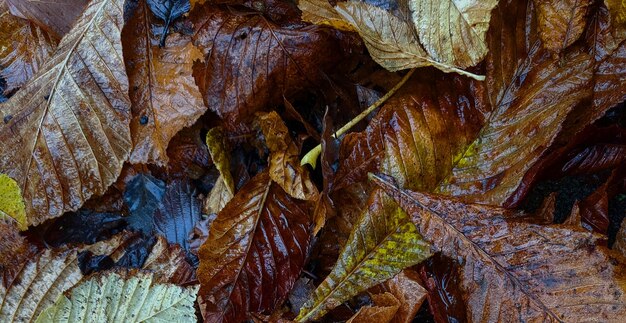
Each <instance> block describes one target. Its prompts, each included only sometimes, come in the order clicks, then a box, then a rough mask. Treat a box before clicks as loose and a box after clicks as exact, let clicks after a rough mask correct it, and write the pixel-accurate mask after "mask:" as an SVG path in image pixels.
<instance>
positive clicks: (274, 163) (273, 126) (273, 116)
mask: <svg viewBox="0 0 626 323" xmlns="http://www.w3.org/2000/svg"><path fill="white" fill-rule="evenodd" d="M257 122H258V125H259V128H261V132H263V136H264V137H265V144H266V145H267V148H268V149H269V151H270V170H269V172H270V177H271V178H272V180H274V181H275V182H276V183H278V185H280V187H282V188H283V190H285V192H287V194H289V195H291V196H292V197H293V198H297V199H301V200H308V201H313V200H316V199H317V197H318V196H319V192H318V191H317V187H315V184H313V182H312V181H311V179H310V178H309V171H308V170H307V169H306V168H304V166H301V165H300V151H299V149H298V146H297V145H296V143H295V142H294V141H293V140H292V139H291V136H290V135H289V129H287V126H286V125H285V123H284V122H283V120H282V119H281V118H280V116H279V115H278V113H276V112H275V111H272V112H269V113H264V114H259V115H257Z"/></svg>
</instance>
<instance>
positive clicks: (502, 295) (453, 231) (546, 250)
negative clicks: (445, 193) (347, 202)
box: [373, 176, 626, 322]
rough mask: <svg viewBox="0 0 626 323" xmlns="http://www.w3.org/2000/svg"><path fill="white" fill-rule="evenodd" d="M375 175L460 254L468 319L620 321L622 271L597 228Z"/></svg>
mask: <svg viewBox="0 0 626 323" xmlns="http://www.w3.org/2000/svg"><path fill="white" fill-rule="evenodd" d="M373 178H374V181H375V183H376V184H377V185H380V186H381V187H383V188H384V189H385V190H386V192H387V193H388V194H391V196H392V197H393V198H394V199H395V200H396V201H398V202H399V203H400V205H401V206H402V207H403V208H405V209H406V210H407V212H408V213H409V214H410V215H411V216H412V218H413V221H414V222H415V223H416V224H417V225H418V227H419V230H420V231H421V232H422V234H423V235H424V237H425V238H426V239H428V240H430V241H431V242H432V243H433V246H434V247H435V248H436V249H438V250H440V251H441V252H442V253H443V254H444V255H447V256H449V257H451V258H454V259H461V260H462V266H463V270H462V288H463V289H464V291H465V294H466V297H467V304H468V317H467V319H468V320H470V321H483V320H487V321H509V320H510V319H511V318H513V317H514V318H515V320H520V321H554V322H561V321H566V322H571V321H580V320H588V321H619V320H620V319H621V317H623V315H624V314H625V313H626V294H625V293H624V284H623V279H624V277H623V276H624V272H623V270H622V269H621V267H620V266H621V264H620V263H619V261H618V260H616V259H612V258H610V257H609V255H608V252H607V251H608V250H606V248H604V247H602V246H600V245H599V244H598V242H599V241H598V236H595V235H593V234H591V233H589V232H587V231H585V230H583V229H581V228H576V227H571V226H565V225H545V224H542V223H537V222H535V221H533V220H532V219H529V218H528V217H526V216H524V215H523V214H519V213H516V212H512V211H508V210H505V209H501V208H497V207H489V206H482V205H477V204H463V203H461V202H460V201H458V200H456V199H452V198H445V197H441V196H436V195H430V194H423V193H417V192H412V191H407V190H400V189H398V188H397V187H395V186H394V185H393V184H391V183H390V182H388V181H386V180H385V179H383V178H381V177H377V176H373Z"/></svg>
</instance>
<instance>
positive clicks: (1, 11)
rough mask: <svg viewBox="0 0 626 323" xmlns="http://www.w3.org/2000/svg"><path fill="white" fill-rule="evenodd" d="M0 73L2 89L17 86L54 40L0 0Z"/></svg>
mask: <svg viewBox="0 0 626 323" xmlns="http://www.w3.org/2000/svg"><path fill="white" fill-rule="evenodd" d="M0 26H2V27H0V66H2V69H1V70H0V77H2V78H4V80H5V82H6V87H5V89H4V93H5V94H8V93H10V92H11V91H13V90H15V89H18V88H20V87H21V86H22V85H24V84H26V82H27V81H28V80H30V79H31V77H32V76H33V75H34V74H35V73H36V72H37V71H38V70H39V68H40V67H41V66H42V65H44V63H45V62H46V61H47V60H48V59H49V58H50V56H51V55H52V52H54V48H55V47H56V45H57V42H58V40H57V39H55V38H54V37H52V36H50V35H49V34H48V33H46V32H45V31H43V30H41V29H40V28H39V27H38V26H36V25H35V24H33V23H31V22H29V21H28V20H25V19H21V18H18V17H15V16H13V15H11V14H10V13H9V8H8V6H7V4H6V3H5V0H2V1H0Z"/></svg>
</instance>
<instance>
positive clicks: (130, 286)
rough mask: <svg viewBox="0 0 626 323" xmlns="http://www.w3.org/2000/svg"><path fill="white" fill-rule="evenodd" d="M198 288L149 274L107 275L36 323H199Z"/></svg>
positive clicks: (84, 285)
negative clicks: (158, 279)
mask: <svg viewBox="0 0 626 323" xmlns="http://www.w3.org/2000/svg"><path fill="white" fill-rule="evenodd" d="M197 292H198V286H197V285H195V286H191V287H187V288H183V287H180V286H176V285H172V284H158V283H154V282H153V280H152V274H150V273H145V272H134V271H130V272H125V273H116V272H107V273H104V274H102V275H97V276H94V277H92V278H91V279H89V280H87V281H85V282H83V283H81V284H79V285H77V286H76V287H74V288H73V289H72V290H71V291H70V292H69V298H68V297H67V296H65V295H61V296H60V297H59V298H58V299H57V301H56V302H55V304H54V305H53V306H51V307H48V308H47V309H46V310H44V311H43V312H42V313H41V315H40V316H39V317H38V318H37V321H36V322H38V323H39V322H55V323H57V322H87V321H89V322H196V316H195V309H194V305H193V304H194V301H195V299H196V293H197Z"/></svg>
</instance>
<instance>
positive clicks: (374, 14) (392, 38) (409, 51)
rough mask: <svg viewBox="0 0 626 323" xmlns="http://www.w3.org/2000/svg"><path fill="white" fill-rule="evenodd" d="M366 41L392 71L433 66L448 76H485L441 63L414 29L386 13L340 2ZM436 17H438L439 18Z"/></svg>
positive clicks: (343, 13)
mask: <svg viewBox="0 0 626 323" xmlns="http://www.w3.org/2000/svg"><path fill="white" fill-rule="evenodd" d="M335 10H336V11H337V13H338V14H339V15H341V16H342V17H343V19H345V20H346V21H347V22H349V23H350V24H351V25H352V26H353V27H354V28H355V29H356V31H357V32H358V33H359V35H360V36H361V37H362V38H363V40H364V41H365V45H366V46H367V49H368V51H369V53H370V55H371V56H372V58H373V59H374V60H375V61H376V62H377V63H378V64H380V65H381V66H383V67H384V68H386V69H387V70H389V71H392V72H394V71H399V70H404V69H409V68H414V67H424V66H434V67H436V68H438V69H440V70H442V71H444V72H446V73H452V72H454V73H459V74H462V75H465V76H469V77H472V78H475V79H478V80H482V79H484V77H483V76H479V75H475V74H472V73H469V72H466V71H464V70H462V69H461V68H460V67H459V66H456V65H454V64H452V63H451V62H449V61H438V60H437V59H436V58H433V57H431V56H430V55H429V54H428V53H427V52H426V51H424V49H423V48H422V47H421V45H420V43H419V41H418V39H417V37H416V36H415V32H414V29H413V28H414V27H413V26H412V25H411V24H410V23H408V22H406V21H403V20H401V19H400V18H397V17H395V16H393V15H392V14H391V13H389V12H387V11H386V10H383V9H380V8H378V7H376V6H373V5H369V4H367V3H363V2H351V1H350V2H340V3H338V4H337V7H335ZM437 17H439V16H438V14H437Z"/></svg>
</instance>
